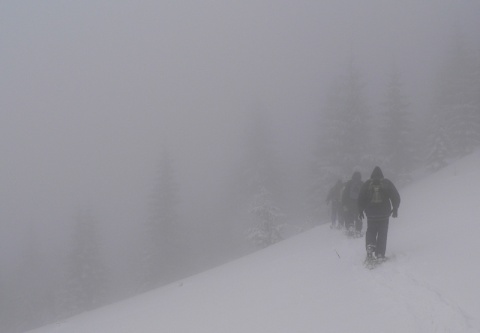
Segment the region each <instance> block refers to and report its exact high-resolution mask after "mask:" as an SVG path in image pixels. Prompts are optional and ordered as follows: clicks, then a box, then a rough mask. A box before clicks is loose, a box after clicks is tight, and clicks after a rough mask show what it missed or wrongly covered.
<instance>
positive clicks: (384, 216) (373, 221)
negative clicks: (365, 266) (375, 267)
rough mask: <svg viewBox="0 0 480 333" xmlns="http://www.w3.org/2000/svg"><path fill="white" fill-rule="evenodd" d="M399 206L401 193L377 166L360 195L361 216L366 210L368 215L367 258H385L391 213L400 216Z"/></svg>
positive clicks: (360, 216) (361, 217)
mask: <svg viewBox="0 0 480 333" xmlns="http://www.w3.org/2000/svg"><path fill="white" fill-rule="evenodd" d="M399 206H400V194H399V193H398V191H397V189H396V188H395V185H393V183H392V182H391V181H390V180H388V179H386V178H384V177H383V173H382V170H381V169H380V168H379V167H378V166H376V167H375V168H374V169H373V172H372V175H371V177H370V179H369V180H367V181H366V182H365V183H364V184H363V186H362V188H361V189H360V193H359V196H358V210H359V218H360V219H363V218H364V217H365V216H364V212H365V215H366V216H367V232H366V235H365V246H366V250H367V259H375V258H376V259H377V260H384V259H385V251H386V249H387V234H388V222H389V218H390V215H391V216H392V217H394V218H396V217H397V216H398V207H399ZM374 254H375V257H373V255H374Z"/></svg>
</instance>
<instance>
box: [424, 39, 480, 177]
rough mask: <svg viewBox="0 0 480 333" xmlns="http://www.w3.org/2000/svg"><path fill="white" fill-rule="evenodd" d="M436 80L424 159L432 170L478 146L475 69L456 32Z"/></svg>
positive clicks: (479, 117)
mask: <svg viewBox="0 0 480 333" xmlns="http://www.w3.org/2000/svg"><path fill="white" fill-rule="evenodd" d="M438 82H439V85H438V86H437V88H436V95H435V100H434V103H433V108H432V113H433V114H432V119H433V124H434V127H433V128H432V129H431V138H430V154H429V155H428V157H429V158H428V160H427V164H428V166H429V167H430V168H431V169H432V170H437V169H438V168H439V167H441V166H444V165H446V164H447V163H448V162H449V161H450V160H452V159H456V158H459V157H462V156H465V155H466V154H468V153H470V152H472V151H473V150H474V149H476V148H478V147H479V146H480V112H479V111H478V94H479V90H478V89H479V83H478V70H476V66H475V59H474V57H473V53H472V52H471V50H469V47H468V46H467V44H466V43H465V41H464V38H463V36H462V35H461V34H460V33H458V32H456V33H455V34H454V35H453V38H452V40H451V43H450V47H449V50H448V53H447V58H446V60H445V62H444V64H443V67H442V68H441V74H440V75H439V79H438Z"/></svg>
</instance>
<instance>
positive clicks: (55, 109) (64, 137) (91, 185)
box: [0, 0, 480, 232]
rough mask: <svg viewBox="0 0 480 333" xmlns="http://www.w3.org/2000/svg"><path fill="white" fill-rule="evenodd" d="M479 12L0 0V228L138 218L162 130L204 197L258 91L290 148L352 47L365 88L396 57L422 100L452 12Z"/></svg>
mask: <svg viewBox="0 0 480 333" xmlns="http://www.w3.org/2000/svg"><path fill="white" fill-rule="evenodd" d="M478 22H480V2H478V1H474V0H470V1H467V0H465V1H446V0H445V1H443V0H424V1H418V0H405V1H393V0H392V1H385V0H377V1H374V0H368V1H356V0H346V1H338V0H323V1H311V0H303V1H302V0H300V1H283V0H275V1H273V0H265V1H258V0H245V1H193V0H182V1H173V0H172V1H160V0H157V1H123V0H114V1H113V0H111V1H106V0H95V1H89V0H86V1H54V0H43V1H10V0H3V1H2V2H0V50H1V52H0V71H1V75H0V151H1V154H2V162H1V164H0V182H1V184H2V185H1V187H0V195H1V200H0V211H1V215H2V222H1V224H2V226H1V227H0V228H4V229H3V230H7V232H8V231H9V230H10V229H9V228H14V226H18V225H19V224H20V225H21V224H23V223H24V222H25V221H28V222H35V223H38V224H39V225H50V224H52V223H63V222H62V221H64V219H65V218H70V217H71V215H72V214H73V213H72V210H74V209H75V207H77V206H78V205H93V206H94V207H95V208H96V209H99V211H100V215H102V214H103V217H105V218H106V219H107V220H110V221H112V222H113V221H115V222H117V221H121V220H131V219H138V218H141V215H140V214H142V210H143V209H144V208H145V204H146V203H145V200H146V196H147V195H149V193H150V192H149V191H150V189H151V182H152V180H153V179H154V172H155V168H156V166H157V162H158V161H159V158H160V153H161V151H162V145H163V144H166V145H167V146H168V147H169V148H170V150H171V152H172V155H173V157H174V163H175V164H176V165H177V167H178V169H177V176H178V177H179V178H180V185H181V191H182V192H183V193H182V195H183V196H185V197H186V198H187V203H193V202H196V203H197V204H198V205H199V206H201V205H206V206H208V205H214V204H215V202H216V201H215V199H216V196H217V194H218V192H219V191H221V190H222V185H223V184H224V183H225V182H224V177H225V176H226V175H227V174H229V173H230V170H229V168H230V167H231V166H232V164H234V163H235V161H236V160H235V159H236V158H238V155H239V151H238V149H239V147H240V142H241V140H242V134H244V127H243V126H244V124H245V122H246V117H247V116H248V115H249V114H250V111H251V110H250V109H251V107H252V105H253V104H254V102H255V100H261V101H262V104H263V105H266V108H267V109H268V111H269V112H270V113H271V115H272V116H273V117H274V119H275V121H276V125H277V127H276V128H277V131H278V132H277V134H276V135H277V136H278V141H279V142H282V143H284V144H287V145H290V146H291V151H293V152H295V151H296V152H298V153H292V154H293V155H292V156H284V158H285V159H288V158H290V160H293V161H297V160H298V159H299V158H300V157H301V156H303V157H305V156H304V155H301V154H307V153H308V151H307V150H308V143H307V142H308V140H309V139H310V138H311V135H312V130H314V127H313V125H312V115H313V113H314V112H315V111H316V110H318V108H320V107H321V106H322V100H323V97H324V92H325V90H324V89H325V88H326V87H327V86H328V85H329V83H330V82H331V80H332V78H333V77H335V76H337V75H338V74H341V73H342V71H343V70H344V69H345V67H346V64H347V61H348V58H349V56H350V52H353V54H354V57H355V61H356V62H357V64H358V67H359V68H360V69H361V71H362V72H363V75H364V78H365V81H366V82H367V86H368V87H367V88H368V90H369V92H370V94H371V95H372V96H374V97H375V96H380V95H381V94H382V93H383V91H381V89H382V87H383V85H384V84H385V82H386V80H387V73H388V71H389V69H390V66H391V64H392V62H395V63H396V65H397V66H398V68H399V69H400V71H401V73H402V74H403V78H404V80H408V82H406V89H407V90H408V93H409V94H410V96H409V97H410V98H411V99H413V100H414V101H418V102H419V103H426V101H425V100H426V98H425V96H428V94H429V93H430V92H429V91H425V90H423V89H425V87H426V86H427V83H428V82H429V81H430V80H431V79H432V77H431V75H432V71H433V68H434V66H435V65H436V64H437V63H438V61H439V58H438V54H439V53H441V52H443V51H444V48H445V43H446V41H447V40H448V38H449V36H450V34H451V32H452V30H453V27H454V26H455V25H459V26H460V27H461V28H462V29H465V31H466V32H467V33H471V36H475V35H478V31H479V30H478V28H479V26H478ZM473 32H475V33H473ZM472 38H473V37H472ZM477 38H478V37H477ZM477 42H478V39H477ZM422 98H423V99H422ZM375 103H377V102H375ZM295 154H296V155H295ZM293 164H295V163H293ZM205 187H208V188H210V189H212V190H213V192H212V195H206V194H205ZM0 230H1V229H0Z"/></svg>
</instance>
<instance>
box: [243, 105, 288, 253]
mask: <svg viewBox="0 0 480 333" xmlns="http://www.w3.org/2000/svg"><path fill="white" fill-rule="evenodd" d="M252 115H253V116H252V118H251V122H250V126H249V128H248V131H247V135H248V136H247V140H246V141H247V142H246V154H245V158H244V159H243V163H242V166H241V171H240V177H238V181H237V186H238V192H239V195H238V196H237V197H238V199H239V202H240V205H241V207H242V208H241V209H242V210H243V211H245V212H247V213H249V216H250V217H251V220H252V221H251V222H252V224H253V225H252V226H251V227H250V228H249V230H248V235H249V236H248V238H249V239H250V240H253V241H254V243H256V244H257V245H260V246H265V245H269V244H272V243H273V242H276V241H278V240H279V239H280V233H279V228H280V222H281V221H280V217H281V215H282V214H281V213H280V211H281V209H280V208H279V205H278V203H279V202H281V200H282V193H281V189H282V185H281V184H280V179H281V177H279V171H278V170H279V169H278V163H276V161H275V157H274V149H273V147H272V142H271V137H270V131H269V128H268V125H269V123H268V118H267V116H266V114H265V113H264V110H260V109H257V110H256V112H254V113H253V114H252ZM241 215H243V214H241Z"/></svg>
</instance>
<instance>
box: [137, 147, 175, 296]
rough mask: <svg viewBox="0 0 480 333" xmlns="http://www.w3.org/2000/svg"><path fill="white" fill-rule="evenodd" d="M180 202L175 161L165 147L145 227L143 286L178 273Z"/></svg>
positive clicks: (157, 283)
mask: <svg viewBox="0 0 480 333" xmlns="http://www.w3.org/2000/svg"><path fill="white" fill-rule="evenodd" d="M177 203H178V202H177V186H176V183H175V181H174V169H173V163H172V160H171V157H170V154H169V152H168V150H167V149H164V151H163V153H162V157H161V161H160V167H159V171H158V178H157V180H156V181H155V184H154V188H153V192H152V195H151V197H150V203H149V204H150V208H149V210H150V212H149V213H150V214H149V218H148V221H147V223H146V228H145V235H146V236H145V237H146V242H145V253H144V257H143V263H144V267H145V268H144V278H143V280H144V282H143V284H144V288H150V287H153V286H156V285H159V284H162V283H166V282H169V281H171V280H172V278H173V277H174V276H175V274H176V273H175V267H179V261H180V257H181V256H180V255H179V254H181V253H182V249H181V248H180V240H179V237H180V234H179V226H178V213H177Z"/></svg>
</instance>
